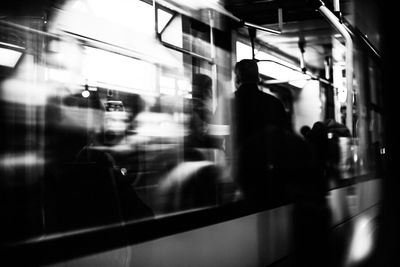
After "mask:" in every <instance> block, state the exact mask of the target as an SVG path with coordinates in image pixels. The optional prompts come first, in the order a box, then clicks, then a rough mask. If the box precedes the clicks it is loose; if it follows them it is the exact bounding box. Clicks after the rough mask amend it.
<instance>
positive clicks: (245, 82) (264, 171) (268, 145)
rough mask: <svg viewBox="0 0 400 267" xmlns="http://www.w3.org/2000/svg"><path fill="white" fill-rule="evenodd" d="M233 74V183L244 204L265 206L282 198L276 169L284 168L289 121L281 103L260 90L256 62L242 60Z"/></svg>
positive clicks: (282, 184)
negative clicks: (235, 161)
mask: <svg viewBox="0 0 400 267" xmlns="http://www.w3.org/2000/svg"><path fill="white" fill-rule="evenodd" d="M234 71H235V86H236V89H237V90H236V91H235V98H234V107H235V114H234V116H235V119H234V122H235V123H236V125H235V127H236V131H235V134H236V137H235V140H236V148H237V162H238V165H237V171H236V172H237V174H236V179H237V182H238V185H239V187H240V188H241V193H242V194H243V197H244V199H245V200H248V201H250V202H252V203H253V204H255V205H264V204H265V203H267V202H271V201H276V200H277V199H278V198H282V197H283V195H285V189H284V187H285V185H284V182H283V181H282V178H280V177H278V176H279V175H278V173H277V168H278V165H282V164H283V163H282V160H283V156H284V155H283V153H282V152H283V150H281V146H282V145H283V142H284V139H283V136H284V135H285V132H290V127H289V121H288V118H287V114H286V112H285V108H284V106H283V104H282V103H281V102H280V100H279V99H277V98H276V97H275V96H272V95H269V94H267V93H264V92H262V91H261V90H260V88H259V86H258V84H259V82H260V79H259V72H258V66H257V62H256V61H254V60H250V59H244V60H241V61H239V62H238V63H236V65H235V70H234Z"/></svg>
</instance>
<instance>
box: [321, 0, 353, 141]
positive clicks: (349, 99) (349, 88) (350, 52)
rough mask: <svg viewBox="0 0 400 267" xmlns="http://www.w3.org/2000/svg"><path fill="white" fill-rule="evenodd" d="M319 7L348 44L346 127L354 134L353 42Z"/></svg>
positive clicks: (335, 20) (341, 27)
mask: <svg viewBox="0 0 400 267" xmlns="http://www.w3.org/2000/svg"><path fill="white" fill-rule="evenodd" d="M320 3H321V5H320V6H319V7H318V10H319V12H320V13H321V14H322V15H323V16H324V17H325V18H326V19H327V20H328V21H329V22H330V23H331V24H332V25H333V27H335V29H337V30H338V31H339V33H340V34H341V35H342V36H343V38H344V39H345V43H346V88H347V100H346V126H347V128H349V130H350V132H351V133H353V40H352V38H351V36H350V34H349V32H348V31H347V29H346V27H345V26H344V25H343V24H342V23H340V21H339V19H338V18H337V17H336V16H335V15H334V14H333V13H332V12H331V11H330V10H329V9H328V8H327V7H326V6H325V5H324V3H323V2H320Z"/></svg>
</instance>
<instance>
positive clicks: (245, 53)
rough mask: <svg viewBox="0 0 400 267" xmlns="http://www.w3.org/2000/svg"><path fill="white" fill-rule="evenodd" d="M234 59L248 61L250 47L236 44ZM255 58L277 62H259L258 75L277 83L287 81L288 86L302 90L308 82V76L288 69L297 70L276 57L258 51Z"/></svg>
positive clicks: (250, 54)
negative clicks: (274, 80)
mask: <svg viewBox="0 0 400 267" xmlns="http://www.w3.org/2000/svg"><path fill="white" fill-rule="evenodd" d="M236 57H237V58H236V60H237V61H240V60H242V59H250V58H251V57H252V51H251V47H250V46H248V45H246V44H243V43H241V42H236ZM256 58H257V59H260V60H273V61H275V62H277V63H275V62H270V61H261V62H259V63H258V69H259V72H260V74H263V75H265V76H268V77H271V78H274V79H276V80H278V81H288V83H289V84H291V85H293V86H296V87H299V88H303V87H304V86H305V85H306V84H307V82H308V80H310V76H308V75H306V74H303V73H301V72H298V71H295V70H292V69H290V68H289V67H291V68H295V69H296V68H298V67H297V66H294V65H292V64H290V63H288V62H286V61H284V60H281V59H279V58H277V57H274V56H271V55H269V54H267V53H265V52H262V51H258V52H257V56H256ZM281 64H283V65H284V66H282V65H281ZM285 66H288V67H285Z"/></svg>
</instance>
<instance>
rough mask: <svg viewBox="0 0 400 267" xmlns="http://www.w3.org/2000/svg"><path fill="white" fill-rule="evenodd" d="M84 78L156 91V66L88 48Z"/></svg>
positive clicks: (84, 64)
mask: <svg viewBox="0 0 400 267" xmlns="http://www.w3.org/2000/svg"><path fill="white" fill-rule="evenodd" d="M83 75H84V77H85V78H86V79H87V80H89V81H93V82H102V83H106V84H112V85H116V86H123V87H127V88H133V89H137V90H140V91H152V92H154V91H155V79H154V77H155V66H154V65H152V64H150V63H147V62H144V61H140V60H136V59H133V58H130V57H126V56H121V55H118V54H115V53H111V52H106V51H103V50H100V49H95V48H90V47H86V49H85V56H84V63H83Z"/></svg>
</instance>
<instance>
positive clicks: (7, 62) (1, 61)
mask: <svg viewBox="0 0 400 267" xmlns="http://www.w3.org/2000/svg"><path fill="white" fill-rule="evenodd" d="M21 55H22V53H21V52H18V51H15V50H11V49H7V48H2V47H0V65H2V66H6V67H10V68H14V66H15V64H17V62H18V60H19V58H20V57H21Z"/></svg>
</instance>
